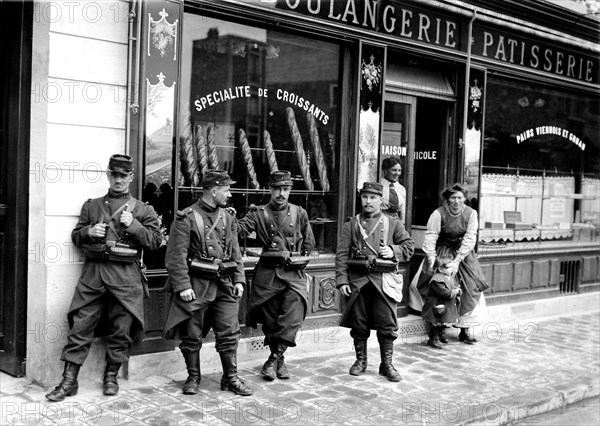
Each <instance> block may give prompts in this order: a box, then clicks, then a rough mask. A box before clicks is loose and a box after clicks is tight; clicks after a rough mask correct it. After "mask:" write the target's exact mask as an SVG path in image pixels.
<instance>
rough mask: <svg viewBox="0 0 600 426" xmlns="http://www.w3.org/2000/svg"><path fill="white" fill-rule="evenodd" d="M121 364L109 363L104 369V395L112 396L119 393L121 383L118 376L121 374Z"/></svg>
mask: <svg viewBox="0 0 600 426" xmlns="http://www.w3.org/2000/svg"><path fill="white" fill-rule="evenodd" d="M119 368H121V364H120V363H116V362H107V363H106V368H105V369H104V377H103V378H102V392H103V393H104V395H108V396H112V395H116V394H117V393H118V392H119V382H117V375H118V374H119Z"/></svg>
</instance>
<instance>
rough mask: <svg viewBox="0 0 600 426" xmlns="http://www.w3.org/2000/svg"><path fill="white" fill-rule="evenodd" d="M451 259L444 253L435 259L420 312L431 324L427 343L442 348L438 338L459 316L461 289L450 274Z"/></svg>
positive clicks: (454, 277) (456, 280) (456, 279)
mask: <svg viewBox="0 0 600 426" xmlns="http://www.w3.org/2000/svg"><path fill="white" fill-rule="evenodd" d="M452 260H453V259H452V258H451V257H449V256H444V255H440V256H438V258H437V259H436V262H435V265H434V271H435V272H434V274H433V276H432V277H431V279H430V280H429V292H428V293H427V298H426V299H425V304H424V305H423V311H422V313H421V317H422V318H423V320H424V321H426V322H428V323H429V324H430V325H431V327H430V332H429V340H428V341H427V344H428V345H429V346H431V347H433V348H436V349H442V345H441V341H440V338H442V339H443V337H442V336H443V331H444V329H445V328H446V327H447V326H448V327H449V326H451V325H452V324H456V323H457V322H458V318H459V317H460V295H461V293H462V291H461V289H460V285H459V283H458V278H457V277H456V276H452V269H451V268H450V267H449V266H450V265H449V264H450V263H451V262H452ZM444 340H445V339H443V340H442V341H444ZM446 342H447V341H444V343H446Z"/></svg>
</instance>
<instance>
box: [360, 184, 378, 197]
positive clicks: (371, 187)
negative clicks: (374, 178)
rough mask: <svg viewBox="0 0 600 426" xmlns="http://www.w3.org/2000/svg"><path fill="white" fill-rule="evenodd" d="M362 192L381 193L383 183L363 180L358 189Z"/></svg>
mask: <svg viewBox="0 0 600 426" xmlns="http://www.w3.org/2000/svg"><path fill="white" fill-rule="evenodd" d="M360 193H361V195H362V194H375V195H383V185H382V184H380V183H377V182H365V183H363V187H362V189H361V190H360Z"/></svg>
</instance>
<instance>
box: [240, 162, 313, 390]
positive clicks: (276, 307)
mask: <svg viewBox="0 0 600 426" xmlns="http://www.w3.org/2000/svg"><path fill="white" fill-rule="evenodd" d="M292 184H293V183H292V178H291V174H290V172H288V171H284V170H280V171H276V172H273V173H271V175H270V176H269V186H270V191H271V200H270V202H269V204H266V205H264V206H259V207H258V208H255V209H253V210H251V211H250V212H248V214H247V215H246V216H245V217H244V218H242V219H240V221H239V229H240V237H244V236H246V235H248V234H250V233H251V232H254V231H256V239H257V240H258V241H259V242H260V244H261V245H262V246H263V251H262V254H261V257H260V260H259V261H258V263H257V264H256V268H255V269H254V278H253V281H252V289H251V293H250V302H249V308H248V316H247V319H246V324H247V325H249V326H251V327H255V328H256V326H257V323H261V324H262V329H263V332H264V333H265V346H266V345H268V346H269V348H270V350H271V354H270V355H269V358H268V359H267V361H266V362H265V364H264V365H263V368H262V374H263V376H264V377H265V378H266V379H267V380H275V377H277V378H279V379H289V377H290V376H289V374H288V371H287V368H286V366H285V362H284V355H283V354H284V352H285V351H286V350H287V348H288V347H289V346H292V347H293V346H296V333H297V332H298V330H299V329H300V327H301V326H302V322H303V321H304V318H305V317H306V311H307V306H308V289H307V281H306V274H305V273H304V270H303V267H304V266H306V263H308V260H305V261H301V260H300V261H299V262H298V263H297V264H296V265H293V264H292V263H293V260H294V258H298V256H308V255H309V254H310V252H311V251H312V250H313V248H314V246H315V238H314V236H313V232H312V229H311V227H310V224H309V221H308V214H307V213H306V211H305V210H304V209H303V208H302V207H300V206H296V205H294V204H292V203H289V202H288V198H289V196H290V191H291V189H292ZM305 259H308V258H307V257H306V258H305Z"/></svg>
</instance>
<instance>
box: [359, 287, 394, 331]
mask: <svg viewBox="0 0 600 426" xmlns="http://www.w3.org/2000/svg"><path fill="white" fill-rule="evenodd" d="M348 322H349V323H348V326H349V327H350V328H351V330H350V336H352V337H353V338H355V339H368V338H369V336H370V335H371V330H377V338H378V339H379V340H395V339H396V337H398V334H397V333H396V331H397V330H398V319H397V316H396V313H395V312H393V311H392V310H391V309H390V306H389V304H388V303H387V302H386V300H385V299H384V298H383V296H382V295H381V293H380V292H379V290H377V288H376V287H375V285H373V283H371V282H369V283H367V284H366V285H365V286H364V287H362V288H361V289H360V293H359V295H358V297H357V298H356V300H355V301H354V303H353V304H352V307H351V312H350V313H349V315H348Z"/></svg>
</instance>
